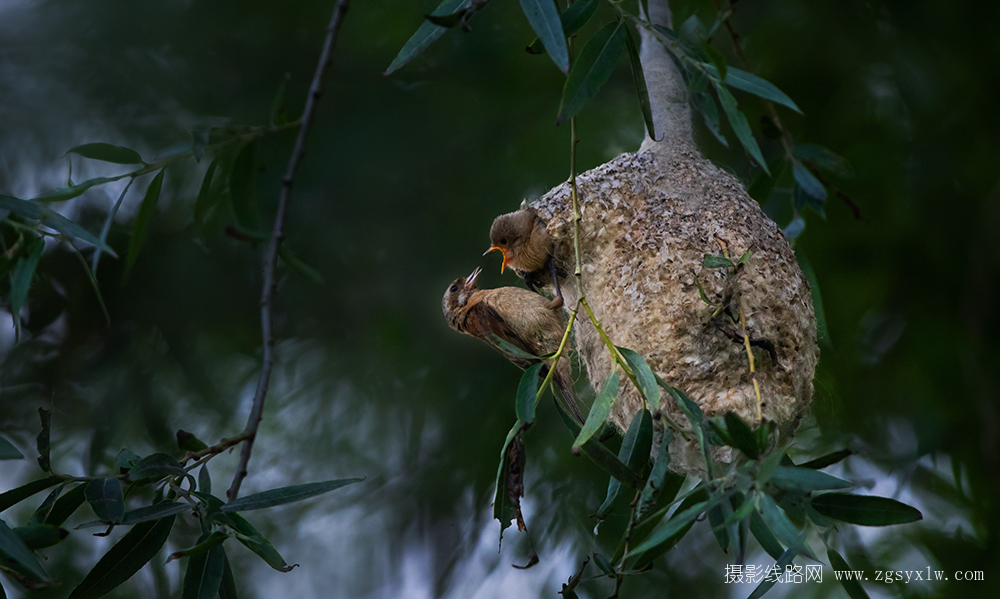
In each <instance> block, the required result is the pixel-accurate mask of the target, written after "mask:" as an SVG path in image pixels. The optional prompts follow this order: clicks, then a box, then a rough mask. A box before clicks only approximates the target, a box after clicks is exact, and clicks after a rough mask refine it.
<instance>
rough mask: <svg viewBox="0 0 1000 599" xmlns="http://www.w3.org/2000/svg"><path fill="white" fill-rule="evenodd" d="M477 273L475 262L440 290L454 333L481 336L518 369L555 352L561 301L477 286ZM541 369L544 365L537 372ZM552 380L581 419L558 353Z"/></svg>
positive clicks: (561, 320) (567, 370)
mask: <svg viewBox="0 0 1000 599" xmlns="http://www.w3.org/2000/svg"><path fill="white" fill-rule="evenodd" d="M481 273H482V269H481V268H476V270H474V271H472V274H470V275H469V276H467V277H465V278H458V279H455V280H454V281H453V282H452V283H451V285H449V286H448V289H447V290H445V292H444V297H443V298H442V300H441V310H442V311H443V312H444V317H445V319H446V320H447V321H448V325H449V326H450V327H451V328H453V329H455V330H456V331H458V332H459V333H465V334H466V335H471V336H473V337H476V338H477V339H481V340H482V341H485V342H486V343H487V344H488V345H489V346H490V347H492V348H493V349H495V350H497V351H498V352H500V353H501V354H503V356H504V357H505V358H507V359H508V360H510V361H511V363H513V364H514V365H515V366H517V367H518V368H520V369H521V370H525V369H527V368H528V367H529V366H532V365H533V364H537V363H538V362H540V361H541V358H540V356H545V355H549V354H553V353H555V352H556V351H557V350H558V349H559V344H560V342H561V341H562V338H563V334H564V332H565V331H566V321H565V320H564V318H563V315H562V311H560V310H559V306H561V305H562V304H561V303H560V304H559V306H555V307H553V306H552V305H551V302H549V300H547V299H546V298H544V297H543V296H541V295H539V294H537V293H533V292H531V291H527V290H525V289H521V288H518V287H499V288H497V289H479V288H477V286H476V281H477V280H478V278H479V275H480V274H481ZM505 344H509V346H513V348H514V349H515V350H517V352H518V353H515V351H512V350H511V348H510V347H505ZM529 355H530V356H535V357H534V358H530V357H528V356H529ZM546 372H547V371H546V370H545V368H543V369H542V374H543V375H544V374H546ZM552 380H553V381H554V382H555V384H556V386H557V387H558V388H559V391H560V394H561V395H562V396H563V398H564V399H565V400H566V403H567V404H568V406H569V408H570V410H571V411H572V412H573V415H574V416H575V417H576V418H577V419H578V420H579V421H580V422H581V423H582V422H583V416H582V415H581V413H580V410H579V407H578V406H577V404H576V398H575V396H574V394H573V379H572V376H571V371H570V365H569V359H568V358H567V357H561V358H560V359H559V362H558V364H557V365H556V371H555V373H553V376H552Z"/></svg>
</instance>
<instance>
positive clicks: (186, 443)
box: [174, 429, 208, 452]
mask: <svg viewBox="0 0 1000 599" xmlns="http://www.w3.org/2000/svg"><path fill="white" fill-rule="evenodd" d="M174 436H175V437H176V439H177V448H178V449H180V450H181V451H191V452H198V451H201V450H203V449H208V443H205V442H204V441H202V440H201V439H199V438H198V436H197V435H195V434H194V433H189V432H188V431H186V430H183V429H177V433H176V434H175V435H174Z"/></svg>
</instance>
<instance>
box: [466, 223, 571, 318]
mask: <svg viewBox="0 0 1000 599" xmlns="http://www.w3.org/2000/svg"><path fill="white" fill-rule="evenodd" d="M490 244H491V245H490V248H489V249H488V250H486V252H484V253H483V255H484V256H485V255H486V254H488V253H490V252H492V251H494V250H499V251H500V253H501V254H502V255H503V262H502V263H501V265H500V272H501V273H503V271H504V269H505V268H507V267H508V266H509V267H510V268H511V270H513V271H514V272H515V273H517V276H519V277H521V278H522V279H524V283H525V284H526V285H527V286H528V289H530V290H532V291H537V290H538V288H540V287H547V286H549V285H552V286H553V287H554V288H555V298H553V299H552V302H551V303H550V306H551V307H552V308H559V307H561V306H562V305H563V296H562V291H561V290H560V288H559V277H560V276H566V272H565V270H564V269H562V268H560V265H559V260H558V259H557V258H556V256H555V244H554V243H553V241H552V236H551V235H550V234H549V232H548V229H546V226H545V221H543V220H542V219H541V218H539V217H538V213H536V212H535V211H534V210H532V209H531V208H527V207H522V208H521V209H520V210H517V211H515V212H510V213H507V214H501V215H500V216H498V217H496V219H494V221H493V225H492V226H491V227H490Z"/></svg>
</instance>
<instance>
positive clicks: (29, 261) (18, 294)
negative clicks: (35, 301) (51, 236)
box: [10, 237, 45, 330]
mask: <svg viewBox="0 0 1000 599" xmlns="http://www.w3.org/2000/svg"><path fill="white" fill-rule="evenodd" d="M44 249H45V240H44V239H43V238H41V237H36V238H34V239H32V240H31V241H29V242H28V244H27V247H26V248H25V254H24V256H22V257H21V259H19V260H18V261H17V266H15V267H14V272H13V273H12V274H11V276H10V313H11V316H13V317H14V327H15V328H17V329H18V330H20V328H21V308H23V307H24V304H25V302H26V301H27V300H28V288H29V287H31V279H32V277H33V276H34V275H35V269H36V268H38V261H39V260H41V258H42V250H44Z"/></svg>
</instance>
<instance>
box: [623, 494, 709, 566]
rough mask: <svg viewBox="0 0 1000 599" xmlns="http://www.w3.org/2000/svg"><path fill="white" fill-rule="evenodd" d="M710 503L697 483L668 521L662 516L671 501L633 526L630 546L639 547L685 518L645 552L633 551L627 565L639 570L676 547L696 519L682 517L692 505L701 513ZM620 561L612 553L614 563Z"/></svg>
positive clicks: (707, 495)
mask: <svg viewBox="0 0 1000 599" xmlns="http://www.w3.org/2000/svg"><path fill="white" fill-rule="evenodd" d="M677 478H678V479H680V480H681V481H683V477H681V476H678V477H677ZM718 497H721V496H718ZM710 499H712V498H711V497H709V494H708V490H707V489H706V488H705V485H704V484H703V483H699V484H698V485H697V486H696V487H694V488H693V489H691V490H690V491H688V492H687V493H686V494H685V495H684V496H683V497H682V498H681V500H680V505H678V506H677V509H676V510H674V513H673V515H672V516H671V517H670V519H669V520H668V519H667V518H666V517H665V516H666V514H667V512H669V511H670V508H671V506H673V504H674V503H676V502H677V499H673V500H672V501H671V502H670V503H668V504H667V505H665V506H664V507H663V508H661V509H659V510H657V511H656V512H654V513H653V514H651V515H650V516H649V517H647V518H645V519H644V520H641V521H640V522H639V523H638V524H637V525H636V527H635V529H634V531H633V533H632V538H633V539H634V542H635V543H639V544H641V543H645V542H646V541H647V540H649V537H650V535H651V534H652V533H653V532H655V531H657V530H660V531H661V532H664V531H663V530H662V529H663V527H665V526H672V525H671V524H670V521H672V520H676V519H678V518H681V517H683V518H685V521H686V524H684V523H681V524H680V526H678V527H677V528H675V530H676V532H672V533H671V534H667V535H662V534H659V536H660V537H662V538H661V539H659V540H654V541H655V542H653V543H651V545H650V547H649V548H648V549H645V550H643V551H635V552H634V553H635V556H634V557H632V558H630V559H629V564H627V565H628V566H630V567H633V568H641V567H643V566H645V565H647V564H649V563H650V562H652V561H653V560H654V559H656V558H657V557H659V556H661V555H663V554H664V553H666V552H667V551H669V550H670V549H671V548H673V547H674V546H675V545H677V543H679V542H680V540H681V539H683V538H684V536H685V535H686V534H687V533H688V531H689V530H691V527H692V526H694V522H695V520H696V519H697V515H696V517H695V518H694V519H688V518H687V515H686V514H688V511H689V510H690V509H692V508H693V507H694V506H696V505H702V506H704V509H702V510H701V511H702V512H704V511H705V509H708V508H709V507H711V506H712V505H714V503H711V501H710ZM688 515H689V514H688ZM675 524H676V523H675ZM665 532H670V531H665ZM636 546H638V545H636ZM623 549H624V547H623V546H622V547H620V548H619V551H622V550H623ZM621 558H622V554H621V553H616V554H615V557H614V560H619V559H621Z"/></svg>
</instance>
